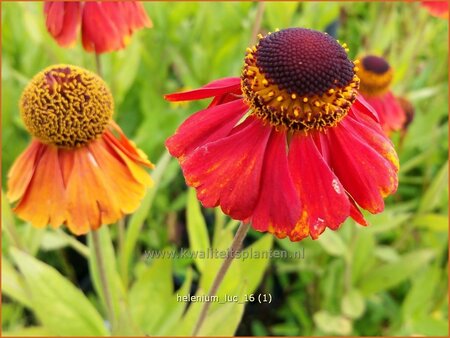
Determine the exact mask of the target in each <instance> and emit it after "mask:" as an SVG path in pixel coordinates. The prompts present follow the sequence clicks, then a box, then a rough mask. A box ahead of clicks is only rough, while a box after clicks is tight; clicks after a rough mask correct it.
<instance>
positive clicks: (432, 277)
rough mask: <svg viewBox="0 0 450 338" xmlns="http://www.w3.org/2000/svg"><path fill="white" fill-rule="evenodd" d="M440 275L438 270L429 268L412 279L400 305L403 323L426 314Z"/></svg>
mask: <svg viewBox="0 0 450 338" xmlns="http://www.w3.org/2000/svg"><path fill="white" fill-rule="evenodd" d="M440 275H441V273H440V270H439V269H438V268H436V267H429V268H427V269H425V270H424V271H423V273H421V274H418V276H417V277H416V278H414V279H413V285H412V287H411V289H410V290H409V292H408V294H407V295H406V297H405V300H404V301H403V304H402V314H403V318H404V320H405V321H410V320H412V319H413V318H417V317H419V315H424V314H426V313H428V311H429V310H430V306H431V302H432V299H433V294H434V293H435V292H436V288H437V286H438V283H439V278H440Z"/></svg>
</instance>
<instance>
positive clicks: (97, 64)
mask: <svg viewBox="0 0 450 338" xmlns="http://www.w3.org/2000/svg"><path fill="white" fill-rule="evenodd" d="M95 67H96V68H97V74H98V75H100V77H101V76H102V63H101V61H100V54H97V53H95Z"/></svg>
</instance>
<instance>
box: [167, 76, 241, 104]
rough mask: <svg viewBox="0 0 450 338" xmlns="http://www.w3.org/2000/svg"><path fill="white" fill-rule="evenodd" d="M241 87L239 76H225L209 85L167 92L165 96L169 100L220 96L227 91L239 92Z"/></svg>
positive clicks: (189, 99) (191, 99) (190, 99)
mask: <svg viewBox="0 0 450 338" xmlns="http://www.w3.org/2000/svg"><path fill="white" fill-rule="evenodd" d="M240 87H241V79H240V78H239V77H225V78H222V79H218V80H215V81H212V82H210V83H208V84H207V85H205V86H203V87H201V88H198V89H194V90H189V91H186V92H180V93H173V94H167V95H165V96H164V98H165V99H166V100H169V101H193V100H201V99H206V98H208V97H213V96H220V95H224V94H227V93H232V92H238V91H239V90H240Z"/></svg>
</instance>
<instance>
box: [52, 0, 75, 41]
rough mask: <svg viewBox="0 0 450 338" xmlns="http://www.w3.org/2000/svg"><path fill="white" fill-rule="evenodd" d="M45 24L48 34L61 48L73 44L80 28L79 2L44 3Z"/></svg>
mask: <svg viewBox="0 0 450 338" xmlns="http://www.w3.org/2000/svg"><path fill="white" fill-rule="evenodd" d="M44 14H45V16H46V20H45V24H46V26H47V30H48V32H49V33H50V34H51V35H52V36H53V38H54V39H55V40H56V41H57V42H58V44H59V45H61V46H63V47H68V46H70V45H72V44H73V43H75V41H76V39H77V33H78V28H79V26H80V16H81V5H80V2H45V3H44Z"/></svg>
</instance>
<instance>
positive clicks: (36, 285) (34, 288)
mask: <svg viewBox="0 0 450 338" xmlns="http://www.w3.org/2000/svg"><path fill="white" fill-rule="evenodd" d="M11 256H12V257H13V259H14V261H15V263H16V264H17V266H18V267H19V269H20V271H21V273H22V274H23V276H24V277H25V281H26V286H27V289H28V291H29V293H30V295H31V296H30V303H31V305H32V308H33V310H34V312H35V314H36V316H37V317H38V319H39V320H40V321H41V322H42V324H43V327H44V328H45V329H46V330H48V332H49V333H50V334H51V335H59V336H72V335H78V336H105V335H107V334H108V332H107V330H106V328H105V326H104V324H103V319H102V318H101V317H100V315H99V314H98V312H97V311H96V310H95V308H94V307H93V306H92V304H91V303H90V302H89V301H88V299H87V298H86V297H85V295H84V294H83V293H82V292H81V291H80V290H79V289H77V288H76V287H75V286H73V285H72V284H71V283H70V282H69V281H68V280H67V279H66V278H64V277H63V276H62V275H61V274H60V273H59V272H58V271H56V270H55V269H54V268H52V267H50V266H49V265H47V264H44V263H42V262H40V261H39V260H37V259H35V258H34V257H32V256H29V255H28V254H26V253H24V252H22V251H20V250H17V249H15V248H11Z"/></svg>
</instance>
